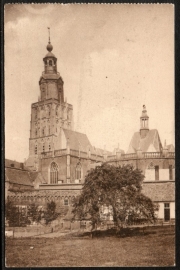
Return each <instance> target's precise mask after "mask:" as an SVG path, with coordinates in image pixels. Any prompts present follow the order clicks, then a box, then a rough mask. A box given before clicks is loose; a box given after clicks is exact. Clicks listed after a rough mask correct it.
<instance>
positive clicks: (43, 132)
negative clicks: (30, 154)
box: [42, 128, 45, 136]
mask: <svg viewBox="0 0 180 270" xmlns="http://www.w3.org/2000/svg"><path fill="white" fill-rule="evenodd" d="M44 134H45V131H44V128H43V129H42V135H43V136H44Z"/></svg>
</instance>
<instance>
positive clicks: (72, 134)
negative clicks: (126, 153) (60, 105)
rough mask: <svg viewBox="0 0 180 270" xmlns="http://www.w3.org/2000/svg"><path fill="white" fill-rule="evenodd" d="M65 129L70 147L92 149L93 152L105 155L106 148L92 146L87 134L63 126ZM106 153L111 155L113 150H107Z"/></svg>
mask: <svg viewBox="0 0 180 270" xmlns="http://www.w3.org/2000/svg"><path fill="white" fill-rule="evenodd" d="M63 131H64V134H65V137H66V140H67V139H69V146H70V149H73V150H80V151H82V152H87V151H88V150H89V149H90V151H91V154H94V155H100V156H102V155H103V152H104V150H103V149H100V148H97V147H94V146H92V144H91V143H90V141H89V139H88V137H87V135H86V134H84V133H80V132H77V131H73V130H69V129H64V128H63ZM106 153H107V154H109V155H111V154H112V152H110V151H107V150H106Z"/></svg>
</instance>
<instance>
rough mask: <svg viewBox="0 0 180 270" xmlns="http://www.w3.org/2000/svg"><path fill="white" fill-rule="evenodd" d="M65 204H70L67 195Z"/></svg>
mask: <svg viewBox="0 0 180 270" xmlns="http://www.w3.org/2000/svg"><path fill="white" fill-rule="evenodd" d="M64 205H69V200H68V198H67V197H65V199H64Z"/></svg>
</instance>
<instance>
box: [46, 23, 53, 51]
mask: <svg viewBox="0 0 180 270" xmlns="http://www.w3.org/2000/svg"><path fill="white" fill-rule="evenodd" d="M48 33H49V41H48V45H47V47H46V49H47V50H48V52H51V51H52V50H53V46H52V44H51V39H50V27H48Z"/></svg>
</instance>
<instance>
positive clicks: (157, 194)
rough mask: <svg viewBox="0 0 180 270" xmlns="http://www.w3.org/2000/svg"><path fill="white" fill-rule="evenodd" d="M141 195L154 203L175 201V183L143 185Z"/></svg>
mask: <svg viewBox="0 0 180 270" xmlns="http://www.w3.org/2000/svg"><path fill="white" fill-rule="evenodd" d="M142 193H143V194H144V195H146V196H147V197H149V198H150V199H151V200H152V201H154V202H158V201H159V202H168V201H170V202H171V201H174V200H175V182H167V183H166V182H159V183H157V182H156V183H152V182H151V183H143V185H142Z"/></svg>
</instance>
